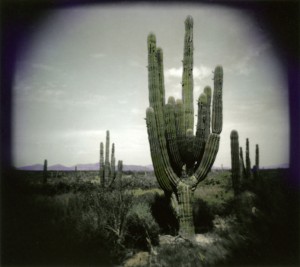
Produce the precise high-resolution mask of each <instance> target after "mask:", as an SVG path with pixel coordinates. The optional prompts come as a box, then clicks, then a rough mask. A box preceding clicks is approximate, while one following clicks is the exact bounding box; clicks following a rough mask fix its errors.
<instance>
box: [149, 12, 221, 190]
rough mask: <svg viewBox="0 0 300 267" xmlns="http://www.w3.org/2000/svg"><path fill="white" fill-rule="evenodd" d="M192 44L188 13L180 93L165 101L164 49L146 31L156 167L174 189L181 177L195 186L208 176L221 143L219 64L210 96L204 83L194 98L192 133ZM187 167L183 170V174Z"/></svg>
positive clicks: (167, 186)
mask: <svg viewBox="0 0 300 267" xmlns="http://www.w3.org/2000/svg"><path fill="white" fill-rule="evenodd" d="M193 50H194V48H193V18H192V17H191V16H188V17H187V18H186V20H185V37H184V57H183V61H182V62H183V74H182V99H176V100H175V98H174V97H169V99H168V104H165V100H164V97H165V88H164V78H163V52H162V49H161V48H157V47H156V37H155V35H154V34H153V33H150V34H149V35H148V86H149V103H150V107H149V108H147V110H146V116H147V117H146V123H147V129H148V138H149V143H150V149H151V157H152V161H153V166H154V171H155V174H156V177H157V179H158V182H159V184H160V186H161V187H162V188H163V189H164V190H165V191H166V192H172V191H173V190H175V191H177V189H176V188H177V186H178V184H179V183H180V182H181V183H185V184H187V185H189V186H191V187H192V188H195V187H196V185H197V184H198V183H199V182H200V181H201V180H203V179H204V178H205V177H206V175H207V173H208V172H209V170H210V168H211V166H212V164H213V162H214V160H215V157H216V154H217V151H218V148H219V139H220V137H219V134H220V133H221V131H222V86H223V69H222V67H221V66H217V67H216V68H215V72H214V92H213V96H212V92H211V88H210V87H209V86H207V87H205V89H204V93H203V94H201V95H200V97H199V99H198V116H197V117H198V122H197V130H196V134H195V135H194V132H193V128H194V107H193ZM211 98H212V99H211ZM211 100H212V102H213V103H212V105H211ZM211 109H212V110H211ZM211 113H212V117H211ZM210 125H212V126H210ZM210 129H212V132H211V130H210ZM185 171H186V174H187V175H183V172H185ZM182 177H186V178H184V179H181V178H182Z"/></svg>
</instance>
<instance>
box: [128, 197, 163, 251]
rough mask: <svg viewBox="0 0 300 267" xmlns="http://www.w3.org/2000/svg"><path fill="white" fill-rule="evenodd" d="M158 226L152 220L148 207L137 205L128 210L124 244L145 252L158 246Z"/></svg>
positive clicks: (144, 204)
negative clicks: (153, 246)
mask: <svg viewBox="0 0 300 267" xmlns="http://www.w3.org/2000/svg"><path fill="white" fill-rule="evenodd" d="M158 233H159V226H158V225H157V223H156V222H155V220H154V219H153V216H152V214H151V211H150V207H149V205H148V204H146V203H138V204H136V205H134V206H133V207H132V209H131V210H130V212H129V214H128V217H127V220H126V230H125V244H126V246H128V247H132V248H137V249H143V250H147V249H150V247H151V246H152V245H157V244H158Z"/></svg>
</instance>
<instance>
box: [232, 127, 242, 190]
mask: <svg viewBox="0 0 300 267" xmlns="http://www.w3.org/2000/svg"><path fill="white" fill-rule="evenodd" d="M230 141H231V177H232V187H233V191H234V195H238V194H239V190H240V179H241V162H242V159H240V154H239V135H238V132H237V131H235V130H233V131H231V134H230Z"/></svg>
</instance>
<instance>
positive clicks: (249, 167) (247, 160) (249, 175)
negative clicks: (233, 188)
mask: <svg viewBox="0 0 300 267" xmlns="http://www.w3.org/2000/svg"><path fill="white" fill-rule="evenodd" d="M246 178H247V179H250V178H251V161H250V149H249V139H248V138H247V139H246Z"/></svg>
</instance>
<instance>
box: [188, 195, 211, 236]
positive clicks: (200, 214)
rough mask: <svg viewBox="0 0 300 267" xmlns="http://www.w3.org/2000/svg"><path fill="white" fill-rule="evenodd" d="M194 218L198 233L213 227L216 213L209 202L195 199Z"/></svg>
mask: <svg viewBox="0 0 300 267" xmlns="http://www.w3.org/2000/svg"><path fill="white" fill-rule="evenodd" d="M193 218H194V225H195V230H196V233H203V232H207V231H209V230H211V229H212V228H213V219H214V214H213V213H212V210H211V208H210V207H209V206H208V204H207V202H205V201H204V200H202V199H199V198H198V199H195V201H194V204H193Z"/></svg>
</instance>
